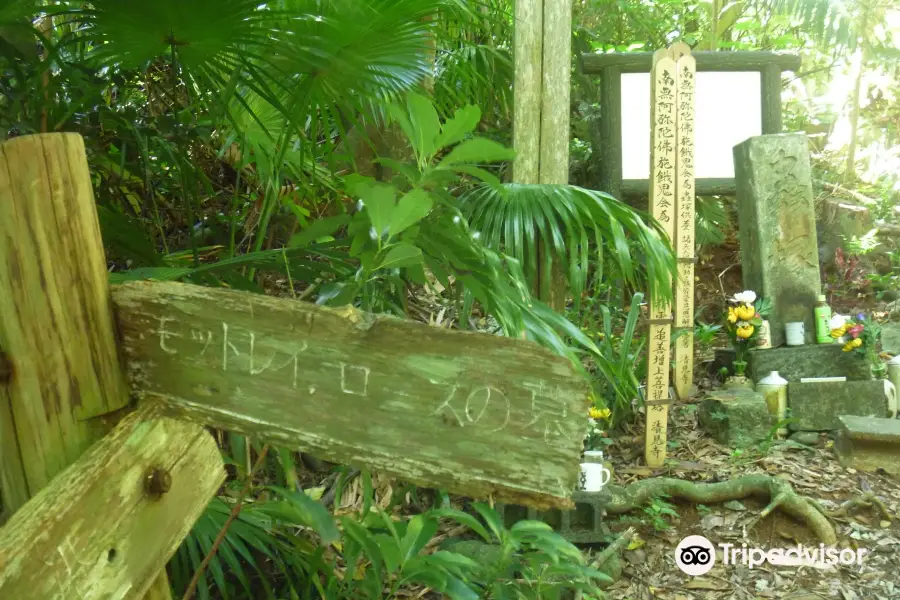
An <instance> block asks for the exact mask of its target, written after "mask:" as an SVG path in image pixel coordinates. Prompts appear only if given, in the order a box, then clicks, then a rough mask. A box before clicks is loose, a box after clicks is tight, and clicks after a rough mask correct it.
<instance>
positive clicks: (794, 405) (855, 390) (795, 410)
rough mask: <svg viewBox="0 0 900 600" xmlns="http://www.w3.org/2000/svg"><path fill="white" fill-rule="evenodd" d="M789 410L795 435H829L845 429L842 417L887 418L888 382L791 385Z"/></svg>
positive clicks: (789, 388)
mask: <svg viewBox="0 0 900 600" xmlns="http://www.w3.org/2000/svg"><path fill="white" fill-rule="evenodd" d="M788 408H789V409H790V417H791V419H793V421H791V423H790V424H788V428H789V429H791V430H792V431H827V430H830V429H837V428H839V427H840V426H841V424H840V421H838V417H839V416H840V415H854V416H859V417H887V416H888V403H887V398H886V397H885V395H884V382H883V381H882V380H880V379H870V380H869V381H844V382H835V383H789V384H788Z"/></svg>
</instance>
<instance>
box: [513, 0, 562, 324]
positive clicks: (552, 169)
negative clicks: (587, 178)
mask: <svg viewBox="0 0 900 600" xmlns="http://www.w3.org/2000/svg"><path fill="white" fill-rule="evenodd" d="M571 55H572V0H552V1H551V0H517V1H516V19H515V83H514V91H515V94H514V96H515V111H514V114H515V116H514V121H513V147H514V148H515V150H516V159H515V162H514V163H513V181H515V182H516V183H529V184H533V183H549V184H568V183H569V111H570V107H569V98H570V95H571V92H570V88H571V71H572V66H571ZM547 252H549V250H548V249H547V247H546V246H545V245H544V244H543V243H540V242H539V256H538V278H537V281H535V282H534V291H535V293H536V294H537V295H538V296H539V297H540V298H541V300H543V301H545V302H547V303H549V304H550V306H552V307H553V308H554V309H556V310H560V311H561V310H563V309H564V308H565V303H566V290H567V287H566V283H565V277H564V276H563V271H562V267H561V266H560V265H559V264H558V262H559V261H558V260H557V257H556V256H552V257H550V256H547Z"/></svg>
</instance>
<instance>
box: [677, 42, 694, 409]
mask: <svg viewBox="0 0 900 600" xmlns="http://www.w3.org/2000/svg"><path fill="white" fill-rule="evenodd" d="M671 50H672V53H673V54H674V56H675V58H676V61H677V62H676V72H677V75H676V77H675V80H676V81H675V90H676V102H675V107H676V109H675V112H676V118H677V124H678V138H677V139H678V142H677V144H676V159H675V190H676V196H677V199H678V204H677V207H678V208H677V214H678V222H677V224H676V239H675V251H676V255H677V257H678V282H677V285H676V288H675V327H676V328H679V329H680V331H679V335H678V339H677V340H676V343H675V365H674V370H675V372H674V379H675V394H676V395H677V397H678V398H679V399H685V398H687V397H688V396H690V393H691V387H692V386H693V383H694V260H695V257H694V192H695V188H694V99H695V94H694V89H695V88H694V83H695V74H696V71H697V63H696V60H694V57H693V56H691V49H690V46H688V45H687V44H685V43H682V42H679V43H677V44H674V45H673V46H672V48H671Z"/></svg>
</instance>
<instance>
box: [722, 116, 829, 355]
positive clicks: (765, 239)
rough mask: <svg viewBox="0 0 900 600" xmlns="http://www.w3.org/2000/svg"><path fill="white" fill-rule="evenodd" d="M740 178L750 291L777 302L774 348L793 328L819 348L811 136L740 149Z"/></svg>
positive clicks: (765, 138) (769, 139) (773, 138)
mask: <svg viewBox="0 0 900 600" xmlns="http://www.w3.org/2000/svg"><path fill="white" fill-rule="evenodd" d="M734 179H735V185H736V186H737V206H738V218H739V223H738V232H739V236H740V242H741V262H742V265H743V273H744V286H745V287H746V288H747V289H752V290H754V291H755V292H756V293H757V294H759V295H761V296H764V297H766V298H769V299H770V300H771V301H772V304H773V307H772V313H771V314H770V315H769V323H770V325H771V329H772V344H773V345H775V346H778V345H781V344H783V343H784V337H785V335H784V324H785V323H789V322H792V321H803V322H804V323H806V343H808V344H809V343H814V342H815V324H814V321H813V307H814V306H815V304H816V296H817V295H818V294H820V293H821V289H822V283H821V280H820V278H819V254H818V243H817V240H816V215H815V209H814V207H813V194H812V184H811V182H810V167H809V149H808V146H807V140H806V136H805V135H804V134H802V133H779V134H774V135H761V136H757V137H752V138H750V139H748V140H746V141H744V142H742V143H740V144H738V145H737V146H735V147H734Z"/></svg>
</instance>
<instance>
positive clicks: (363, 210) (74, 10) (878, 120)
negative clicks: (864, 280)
mask: <svg viewBox="0 0 900 600" xmlns="http://www.w3.org/2000/svg"><path fill="white" fill-rule="evenodd" d="M574 8H575V13H574V17H575V18H574V24H573V25H574V29H573V42H574V43H573V50H574V52H575V53H576V54H578V53H582V52H607V51H619V52H625V51H637V50H652V49H656V48H659V47H663V46H666V45H667V44H669V43H670V42H672V41H674V40H676V39H683V40H684V41H687V42H688V43H690V44H691V45H692V46H694V47H695V48H696V49H705V50H723V51H727V50H732V49H740V50H753V49H759V50H794V51H798V52H801V53H802V55H803V60H804V67H803V72H801V73H797V74H794V75H793V78H792V79H791V80H790V81H787V82H786V90H785V99H786V100H787V103H786V106H787V112H786V120H787V123H788V126H789V127H790V128H791V129H796V130H804V131H807V132H808V133H809V134H810V137H811V140H813V144H814V150H815V159H816V169H817V176H818V177H821V178H822V179H827V180H828V181H832V182H835V183H838V182H839V183H841V184H842V185H846V186H849V187H852V188H853V189H855V190H858V191H860V192H862V193H863V194H865V195H866V196H868V197H869V198H871V200H872V210H873V211H874V212H875V213H876V215H877V216H878V217H880V218H884V219H886V220H888V221H896V220H897V218H898V216H897V212H896V211H895V210H894V207H895V204H896V200H897V195H898V189H900V183H898V181H900V175H898V173H900V167H898V164H900V151H898V150H897V147H898V142H900V108H898V107H900V103H898V102H897V101H896V99H897V96H898V94H900V83H898V78H897V77H896V62H897V61H896V60H895V59H896V58H897V57H898V55H897V50H896V47H897V37H896V36H897V35H898V33H897V27H898V21H897V14H898V10H900V7H898V3H897V2H896V0H888V1H887V2H869V1H868V0H851V1H849V2H840V3H838V2H828V1H826V0H761V1H752V2H751V1H746V2H730V3H723V2H719V1H713V2H702V3H701V2H694V1H691V0H670V1H667V2H643V3H641V2H631V3H629V2H625V3H623V2H612V1H611V0H583V1H578V2H574ZM512 13H513V2H512V0H366V1H361V0H275V1H273V2H259V1H257V2H250V1H247V0H190V1H189V2H188V1H185V0H153V1H146V0H141V1H139V0H94V1H93V2H81V1H77V0H59V1H40V0H12V1H10V0H7V1H6V2H4V3H3V4H2V6H0V140H2V139H5V138H7V137H13V136H17V135H25V134H32V133H41V132H54V131H75V132H78V133H80V134H81V135H82V136H83V137H84V139H85V143H86V146H87V150H88V158H89V162H90V166H91V173H92V175H93V178H94V188H95V192H96V197H97V202H98V213H99V215H100V220H101V228H102V232H103V237H104V241H105V243H106V245H107V249H108V255H109V259H110V270H111V279H112V280H113V281H114V282H115V281H122V280H127V279H141V278H153V279H168V280H181V281H189V282H193V283H198V284H203V285H213V286H229V287H235V288H240V289H247V290H252V291H256V292H260V293H270V294H278V295H284V296H289V297H294V298H296V299H298V300H302V301H315V302H318V303H322V304H330V305H341V304H347V303H352V304H355V305H356V306H359V307H360V308H363V309H365V310H369V311H376V312H389V313H394V314H397V315H402V316H407V317H410V318H418V319H423V320H432V319H433V318H434V316H435V313H439V315H440V316H439V317H438V318H437V320H438V321H441V323H442V324H443V325H445V326H456V327H460V328H477V329H480V330H483V331H491V332H495V333H500V334H504V335H509V336H520V335H525V336H527V337H530V338H531V339H534V340H536V341H538V342H539V343H542V344H544V345H545V346H547V347H549V348H551V349H553V350H554V351H556V352H558V353H560V354H564V355H567V356H569V357H570V358H572V359H573V361H575V362H576V363H578V364H579V365H583V366H584V371H585V373H586V374H589V375H590V376H591V378H592V383H593V389H594V394H593V396H594V401H595V404H596V405H597V406H598V407H603V406H608V407H609V408H610V409H611V411H612V416H611V417H610V419H609V420H610V422H611V423H612V424H620V423H622V422H625V421H627V420H629V419H630V418H631V417H632V415H633V414H634V409H635V408H636V403H635V402H634V401H635V399H636V398H638V397H639V386H640V381H639V377H640V373H642V372H643V369H644V364H643V360H644V359H643V358H642V352H641V351H642V349H643V347H644V340H643V338H642V336H641V333H640V331H639V327H638V322H639V318H640V316H641V307H642V301H643V296H642V295H641V294H640V293H635V292H640V291H641V290H645V289H647V284H648V283H649V282H650V281H655V282H659V281H661V280H663V278H664V277H665V276H666V274H667V273H669V272H671V270H672V268H673V266H674V262H673V259H672V256H671V252H670V251H669V250H668V247H667V245H666V244H665V243H664V242H663V241H661V239H660V237H659V233H658V231H659V230H658V228H657V226H656V225H655V224H654V223H653V222H652V220H651V219H650V218H649V217H648V216H647V215H646V214H644V213H643V212H642V211H640V210H635V209H634V208H632V207H629V206H628V205H626V204H624V203H622V202H620V201H619V200H617V199H615V198H612V197H610V196H609V195H608V194H605V193H603V192H602V191H598V190H597V189H596V188H597V173H596V169H595V167H596V162H597V161H596V159H597V158H598V157H599V156H600V155H601V154H602V153H603V152H604V151H605V149H604V148H601V147H597V146H596V145H594V144H592V140H593V137H594V136H593V132H594V131H595V130H596V125H597V119H598V117H600V116H602V107H600V106H599V105H598V104H597V102H596V98H597V90H596V85H597V82H596V81H594V80H592V79H590V78H587V77H584V76H582V75H580V74H578V73H577V71H576V72H575V73H574V77H573V81H574V86H575V87H574V92H573V97H572V115H573V118H572V143H571V155H572V160H571V165H570V167H571V178H570V179H571V182H572V183H574V184H577V186H574V185H573V186H532V185H527V186H526V185H516V184H512V183H509V181H508V180H509V160H510V158H511V157H512V151H511V150H510V149H509V146H510V144H511V139H512V136H511V127H512V79H513V69H512V64H513V63H512V56H511V48H512V43H513V28H512V24H513V16H512ZM891 19H893V20H891ZM573 64H574V61H573ZM836 80H841V81H843V82H845V83H846V85H844V87H843V88H841V89H838V90H837V91H835V89H833V88H834V82H835V81H836ZM848 91H849V94H848ZM826 96H827V97H828V98H829V100H830V101H829V102H821V101H819V100H820V99H821V98H823V97H826ZM835 98H837V101H835ZM697 206H698V210H697V240H698V243H699V244H700V245H702V246H714V245H716V244H720V243H722V242H723V241H724V240H725V239H726V237H727V233H728V231H729V229H730V227H731V223H730V221H731V220H732V219H731V212H732V211H731V207H730V203H729V200H728V199H722V198H699V199H698V205H697ZM542 241H543V243H544V248H543V250H542V249H541V242H542ZM545 250H546V251H545ZM860 253H861V252H860ZM553 264H555V265H557V266H558V267H559V268H560V271H561V273H562V275H563V277H564V279H565V282H566V287H567V292H568V297H569V298H570V300H571V301H570V303H569V305H568V306H567V307H566V310H565V311H562V312H555V311H553V310H551V309H550V308H549V307H548V306H546V305H545V304H544V303H542V302H540V301H538V300H537V299H536V298H547V297H548V291H549V290H548V289H547V286H549V285H550V279H549V278H547V277H541V276H539V273H541V272H542V271H543V272H547V271H548V270H550V267H551V265H553ZM897 273H900V269H895V270H893V271H889V272H887V273H885V274H881V275H878V277H882V278H883V279H884V282H883V283H884V285H893V284H894V283H895V282H896V278H897ZM538 282H540V284H541V285H540V286H539V285H538ZM541 286H543V287H541ZM538 287H540V288H541V289H536V288H538ZM656 287H657V288H662V287H663V286H656ZM700 331H701V332H705V334H706V335H705V336H704V337H703V338H702V339H701V340H700V341H701V343H703V344H707V343H709V340H710V339H712V337H713V336H714V335H715V330H714V327H710V326H706V327H705V328H702V327H701V329H700ZM223 439H224V440H225V443H223V446H224V447H225V451H226V454H228V455H230V456H231V458H230V459H229V462H230V463H231V464H232V465H233V475H234V477H233V478H232V479H233V481H232V482H231V483H230V486H231V487H233V486H234V485H235V484H236V483H237V484H240V485H242V483H241V482H242V480H244V479H245V478H247V477H250V476H251V475H249V472H250V465H249V457H250V455H251V453H252V451H251V449H250V448H249V445H248V443H247V441H246V440H245V439H243V438H242V437H241V436H238V435H234V434H226V435H224V436H223ZM602 439H606V438H602ZM597 443H600V442H599V441H598V442H597ZM273 455H275V456H277V460H276V459H275V458H272V457H270V460H269V462H268V463H267V466H268V467H269V468H268V469H267V473H266V476H265V477H264V479H265V481H266V482H268V483H275V484H277V485H274V486H268V487H267V486H265V485H264V486H262V487H261V489H259V490H257V491H256V492H254V494H253V498H251V499H249V501H248V502H247V503H246V505H245V506H244V508H243V510H242V512H241V514H240V516H239V517H238V518H237V519H236V521H235V522H234V523H233V524H232V525H231V527H230V529H229V531H228V534H227V536H226V538H225V542H224V543H223V544H222V546H220V547H219V551H218V554H217V556H216V558H215V559H214V560H213V561H212V562H211V563H210V567H209V569H208V571H207V572H206V575H205V576H204V579H203V583H202V584H201V586H200V589H199V595H200V597H203V598H206V597H210V596H211V595H219V596H221V597H270V598H288V597H290V598H373V599H374V598H381V597H391V596H383V594H393V595H396V594H397V593H399V592H401V591H404V590H407V589H410V588H413V587H415V588H417V589H418V588H422V587H430V588H432V589H435V590H440V591H444V592H445V593H447V594H448V595H450V596H451V597H454V598H479V597H480V598H557V597H561V594H562V593H563V591H564V590H572V589H581V590H583V591H585V592H586V593H588V594H591V595H596V594H598V593H599V592H597V590H596V589H595V587H594V585H595V584H596V583H597V582H598V581H599V580H602V577H600V576H599V575H598V574H597V573H596V572H594V571H592V570H591V569H590V568H588V567H587V566H585V564H584V559H583V558H582V556H581V554H580V553H579V552H578V551H577V550H576V549H575V548H574V547H572V546H571V545H569V544H567V543H565V542H564V541H563V540H562V539H561V538H559V536H557V535H555V534H553V533H552V532H550V531H548V529H547V528H546V527H545V526H541V525H539V524H535V523H528V522H524V523H520V524H519V525H517V526H515V527H512V528H510V529H507V528H505V527H503V526H502V524H500V523H499V521H498V519H497V516H496V514H495V513H494V512H493V511H491V510H490V509H488V508H487V507H485V506H482V505H476V506H475V507H474V510H473V511H474V512H475V513H477V514H478V516H477V517H475V516H473V515H472V514H468V513H464V512H461V511H454V510H451V509H449V508H447V507H446V506H444V507H442V508H436V509H429V510H427V511H426V512H423V513H422V514H419V515H416V516H412V517H408V516H400V515H401V513H403V514H407V513H408V511H406V510H401V509H404V508H406V507H403V506H401V504H402V503H401V502H399V501H398V502H395V503H394V504H392V505H391V506H390V507H389V508H387V509H383V510H370V508H371V506H370V505H371V500H370V499H368V497H369V496H370V495H371V493H369V494H367V500H366V503H365V504H364V506H363V510H361V511H358V512H357V513H354V514H346V515H342V516H340V517H338V518H337V519H335V518H333V517H332V515H331V514H329V512H328V511H327V510H326V509H325V508H324V505H323V504H322V503H319V502H318V501H316V500H313V499H311V498H310V497H309V496H308V495H307V494H306V493H304V492H303V491H302V489H301V486H300V476H299V475H298V472H299V471H300V470H301V469H300V467H299V465H298V461H297V455H296V454H294V453H292V452H289V451H286V450H279V451H277V452H273ZM363 479H365V480H368V479H367V476H366V475H365V474H363ZM240 485H239V486H240ZM369 486H371V482H369ZM226 491H227V493H225V494H223V496H222V497H221V498H220V499H217V500H215V501H214V502H213V503H212V504H211V505H210V507H209V509H208V511H207V513H206V514H205V516H204V517H203V519H201V520H200V521H199V522H198V523H197V524H196V526H195V528H194V530H193V532H192V535H191V536H190V537H189V538H188V540H187V541H186V542H185V544H184V545H183V546H182V548H181V549H180V550H179V553H178V555H177V556H176V559H175V560H174V561H173V563H172V565H171V569H170V571H171V574H172V576H173V577H172V580H173V585H174V587H175V588H176V589H177V590H179V591H183V590H184V589H185V588H186V587H187V585H188V582H189V581H190V578H191V576H192V575H193V573H194V571H195V570H196V568H197V567H198V565H199V564H200V562H201V561H202V559H203V557H204V556H205V555H206V554H207V553H208V552H209V551H210V549H211V548H212V545H213V540H214V539H215V537H216V536H217V535H218V533H219V531H221V529H222V527H223V525H224V523H225V521H226V519H227V516H228V513H229V512H230V510H231V506H232V505H233V498H234V494H233V491H234V490H232V489H231V488H229V489H228V490H226ZM369 492H371V490H369ZM336 504H337V503H336ZM657 512H659V514H655V515H654V514H651V517H653V518H654V522H657V521H659V520H660V519H661V518H662V515H664V514H666V513H665V511H657ZM648 514H650V513H648ZM448 521H455V522H457V523H461V524H462V525H465V526H466V529H467V533H466V535H476V536H478V537H480V538H482V539H483V541H484V543H485V544H486V545H488V547H490V548H493V551H492V552H493V554H492V556H493V557H494V559H495V560H492V561H487V562H485V561H478V560H476V561H473V560H472V559H471V557H468V556H467V555H466V553H464V552H462V551H459V552H457V551H455V550H452V549H446V550H443V549H442V550H439V551H437V552H431V551H432V550H434V547H433V544H430V542H431V541H432V540H433V539H434V536H435V535H436V532H437V531H438V529H437V528H438V523H444V524H446V523H447V522H448ZM470 541H471V540H470Z"/></svg>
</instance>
